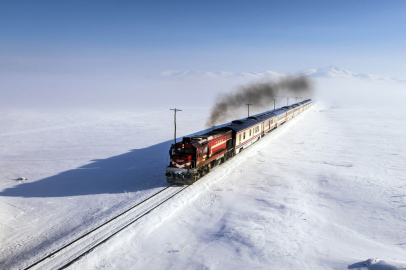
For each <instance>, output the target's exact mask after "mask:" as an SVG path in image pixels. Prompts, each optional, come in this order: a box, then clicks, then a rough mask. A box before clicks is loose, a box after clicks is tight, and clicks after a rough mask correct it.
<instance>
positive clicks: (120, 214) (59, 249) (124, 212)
mask: <svg viewBox="0 0 406 270" xmlns="http://www.w3.org/2000/svg"><path fill="white" fill-rule="evenodd" d="M172 186H174V184H172V185H169V186H167V187H165V188H163V189H161V190H160V191H158V192H157V193H155V194H153V195H152V196H150V197H148V198H146V199H144V200H143V201H141V202H139V203H137V204H135V205H133V206H131V207H130V208H128V209H127V210H125V211H123V212H121V213H119V214H118V215H116V216H115V217H113V218H111V219H109V220H108V221H106V222H104V223H102V224H100V225H99V226H97V227H96V228H94V229H92V230H90V231H88V232H86V233H85V234H83V235H81V236H80V237H78V238H76V239H75V240H73V241H71V242H69V243H67V244H65V245H63V246H62V247H60V248H58V249H57V250H55V251H53V252H51V253H50V254H48V255H47V256H45V257H43V258H42V259H40V260H38V261H36V262H34V263H33V264H31V265H29V266H27V267H25V268H23V270H28V269H30V268H33V267H34V266H36V265H38V264H40V263H41V262H43V261H45V260H46V259H49V258H51V257H53V256H54V255H56V254H57V253H59V252H61V251H62V250H64V249H66V248H67V247H69V246H71V245H73V244H74V243H76V242H78V241H80V240H81V239H83V238H85V237H86V236H88V235H90V234H91V233H94V232H95V231H97V230H99V229H101V228H102V227H105V226H106V225H108V224H110V223H112V222H113V221H115V220H116V219H118V218H119V217H122V216H123V215H124V214H126V213H128V212H129V211H131V210H134V209H135V208H137V207H140V206H141V205H142V204H144V203H146V202H147V201H149V200H151V199H152V198H154V197H156V196H157V195H159V194H161V193H162V192H163V191H165V190H167V189H168V188H170V187H172ZM187 187H188V186H186V187H184V188H183V189H181V190H180V191H178V192H176V193H175V194H174V195H172V196H170V197H169V198H167V199H166V200H164V201H163V202H161V203H159V204H158V205H155V206H154V207H153V208H151V209H149V210H148V211H147V212H146V213H144V214H143V215H141V216H139V217H138V218H137V219H135V220H133V221H132V222H131V223H129V224H127V225H126V226H124V227H123V228H121V229H120V230H119V231H121V230H123V229H124V228H126V227H128V226H129V225H130V224H132V223H134V222H135V221H137V220H139V219H140V218H141V217H143V216H145V215H147V214H148V213H150V212H151V211H152V210H154V209H155V208H157V207H158V206H159V205H161V204H162V203H164V202H165V201H167V200H169V199H170V198H172V197H173V196H175V195H176V194H178V193H179V192H181V191H182V190H184V189H185V188H187ZM119 231H117V232H115V233H114V234H112V235H110V236H109V237H108V238H106V239H105V240H103V241H102V242H101V243H104V242H106V241H107V240H108V239H109V238H111V237H112V236H113V235H115V234H117V233H118V232H119ZM101 243H98V244H97V245H96V246H98V245H100V244H101ZM96 246H94V247H92V248H91V249H90V250H88V251H87V252H85V253H84V254H86V253H88V252H89V251H91V250H92V249H94V248H95V247H96ZM84 254H82V255H80V256H79V257H81V256H83V255H84ZM79 257H78V258H79ZM78 258H76V259H75V260H74V261H76V260H77V259H78ZM72 262H73V261H72ZM70 264H71V263H69V265H70ZM67 266H68V265H65V266H62V268H65V267H67ZM62 268H59V269H62Z"/></svg>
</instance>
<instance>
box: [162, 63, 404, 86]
mask: <svg viewBox="0 0 406 270" xmlns="http://www.w3.org/2000/svg"><path fill="white" fill-rule="evenodd" d="M159 75H160V76H161V77H163V78H189V79H191V78H194V79H197V78H205V79H208V78H212V79H213V78H216V79H233V80H236V79H246V80H255V79H257V80H258V79H271V80H275V79H280V78H283V77H285V76H287V75H288V74H285V73H278V72H275V71H270V70H267V71H262V72H236V73H233V72H227V71H220V72H210V71H173V70H167V71H163V72H161V73H160V74H159ZM293 75H304V76H307V77H310V78H323V79H326V78H340V79H345V80H351V81H355V82H357V81H384V82H391V83H405V82H406V80H405V79H399V78H388V77H384V76H380V75H375V74H365V73H356V72H352V71H348V70H345V69H341V68H339V67H336V66H329V67H323V68H314V69H309V70H305V71H301V72H299V73H297V74H293Z"/></svg>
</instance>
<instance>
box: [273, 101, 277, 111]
mask: <svg viewBox="0 0 406 270" xmlns="http://www.w3.org/2000/svg"><path fill="white" fill-rule="evenodd" d="M275 100H276V99H273V110H275Z"/></svg>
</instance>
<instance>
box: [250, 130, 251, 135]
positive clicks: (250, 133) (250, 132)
mask: <svg viewBox="0 0 406 270" xmlns="http://www.w3.org/2000/svg"><path fill="white" fill-rule="evenodd" d="M250 137H251V129H250Z"/></svg>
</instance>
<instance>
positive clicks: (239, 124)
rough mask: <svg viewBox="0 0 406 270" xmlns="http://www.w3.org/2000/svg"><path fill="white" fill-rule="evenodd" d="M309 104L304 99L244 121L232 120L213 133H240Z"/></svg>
mask: <svg viewBox="0 0 406 270" xmlns="http://www.w3.org/2000/svg"><path fill="white" fill-rule="evenodd" d="M309 102H311V99H306V100H303V101H301V102H298V103H294V104H291V105H289V106H284V107H282V108H277V109H275V110H270V111H266V112H262V113H259V114H255V115H252V116H250V117H248V118H246V119H238V120H234V121H231V123H230V124H228V125H226V126H223V127H221V128H218V129H214V130H213V132H216V131H217V132H218V131H225V130H230V129H231V130H234V131H235V132H240V131H242V130H244V129H247V128H250V127H252V126H255V125H257V124H260V123H261V122H264V121H266V120H268V119H270V118H273V117H275V116H279V115H281V114H284V113H286V112H287V111H289V110H292V109H294V108H297V107H298V106H300V105H304V104H306V103H309Z"/></svg>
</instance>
